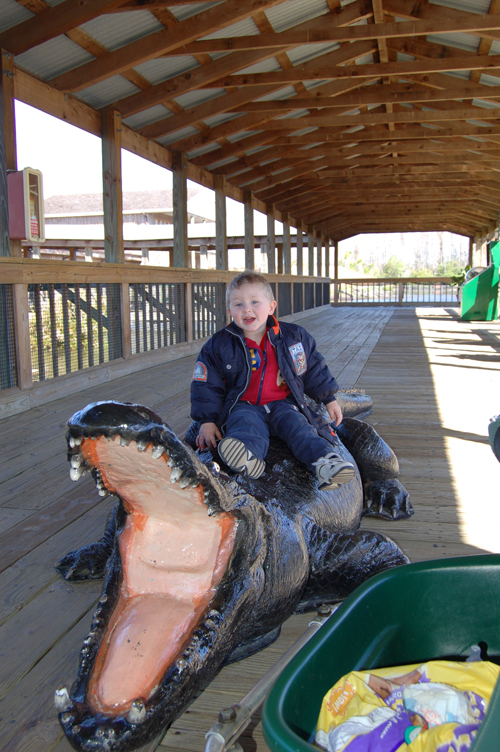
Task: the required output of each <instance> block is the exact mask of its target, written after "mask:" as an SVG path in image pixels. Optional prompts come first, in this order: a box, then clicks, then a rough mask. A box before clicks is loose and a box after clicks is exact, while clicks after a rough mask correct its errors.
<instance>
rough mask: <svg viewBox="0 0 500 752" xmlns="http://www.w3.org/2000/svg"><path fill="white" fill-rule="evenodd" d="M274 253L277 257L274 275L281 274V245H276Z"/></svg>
mask: <svg viewBox="0 0 500 752" xmlns="http://www.w3.org/2000/svg"><path fill="white" fill-rule="evenodd" d="M276 251H277V254H276V255H277V257H278V264H277V266H276V274H283V243H276Z"/></svg>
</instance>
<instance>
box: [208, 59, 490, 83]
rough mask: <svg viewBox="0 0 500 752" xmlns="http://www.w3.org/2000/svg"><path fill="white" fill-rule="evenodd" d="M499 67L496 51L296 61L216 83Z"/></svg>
mask: <svg viewBox="0 0 500 752" xmlns="http://www.w3.org/2000/svg"><path fill="white" fill-rule="evenodd" d="M498 68H500V55H478V56H477V57H475V56H473V57H464V56H463V55H457V57H449V58H446V59H443V60H411V61H407V60H400V61H397V62H390V63H366V64H363V65H343V66H339V67H338V68H334V69H333V68H323V67H317V68H316V70H314V71H311V70H309V71H306V70H303V68H302V66H301V65H296V66H293V67H292V68H290V69H289V70H286V71H278V72H272V73H247V74H239V75H233V76H230V77H228V78H221V79H220V80H219V81H217V82H216V85H217V86H224V87H226V86H267V85H269V84H278V83H279V84H282V85H286V84H293V83H297V82H298V81H302V80H306V81H307V80H325V81H328V80H337V79H345V78H352V77H353V76H354V77H356V78H358V79H362V78H365V77H369V78H371V77H372V76H376V77H377V78H381V77H382V76H415V75H419V74H427V73H438V72H443V71H444V72H451V71H469V70H479V69H481V70H484V71H488V72H489V73H493V72H494V71H496V70H497V69H498Z"/></svg>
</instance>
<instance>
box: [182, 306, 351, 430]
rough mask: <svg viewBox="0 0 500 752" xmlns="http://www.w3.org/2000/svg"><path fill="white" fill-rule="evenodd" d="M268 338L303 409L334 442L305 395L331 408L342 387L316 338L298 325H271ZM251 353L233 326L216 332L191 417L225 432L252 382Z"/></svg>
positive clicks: (197, 377) (195, 383)
mask: <svg viewBox="0 0 500 752" xmlns="http://www.w3.org/2000/svg"><path fill="white" fill-rule="evenodd" d="M267 325H268V326H269V327H270V328H269V329H268V333H267V336H268V338H269V341H270V343H271V345H272V346H273V347H274V349H275V352H276V358H277V361H278V366H279V369H280V371H281V374H282V376H283V378H284V379H285V381H286V383H287V385H288V388H289V389H290V392H291V393H292V395H293V397H294V399H295V401H296V403H297V405H298V407H299V410H300V411H301V412H302V413H303V414H304V415H305V416H306V418H307V419H308V421H309V422H310V423H311V424H312V425H313V426H314V427H315V428H316V430H317V431H318V433H319V434H321V435H322V436H324V437H325V438H327V439H328V440H329V441H332V443H334V442H335V441H336V439H335V435H334V434H333V433H332V430H331V427H330V425H329V424H328V423H327V422H326V421H324V420H323V419H322V418H320V417H319V416H318V415H316V414H315V413H313V412H312V411H311V410H310V409H309V407H308V406H307V404H306V402H305V400H304V392H305V393H306V394H307V395H308V396H309V397H312V398H313V399H314V400H317V401H319V402H322V403H323V404H325V405H326V404H327V403H328V402H331V401H332V400H334V399H335V392H336V391H338V389H339V385H338V384H337V382H336V381H335V379H334V378H333V376H332V374H331V373H330V371H329V369H328V366H327V364H326V362H325V359H324V358H323V356H322V355H321V354H320V353H319V352H318V351H317V350H316V342H315V341H314V339H313V337H311V335H310V334H309V332H307V331H306V330H305V329H303V328H302V327H301V326H297V325H296V324H289V323H285V322H283V321H280V322H278V321H277V320H276V319H275V317H274V316H269V318H268V320H267ZM250 374H251V366H250V351H249V348H248V346H247V344H246V342H245V335H244V333H243V330H242V329H240V328H239V327H238V326H236V324H235V323H234V322H233V323H231V324H229V325H228V326H226V327H225V328H224V329H221V330H220V331H218V332H216V333H215V334H214V335H213V337H211V338H210V339H209V340H208V342H206V343H205V345H204V346H203V348H202V350H201V353H200V355H199V357H198V361H197V363H196V366H195V370H194V374H193V380H192V382H191V417H192V418H193V420H198V421H200V423H215V424H216V425H217V426H218V427H219V429H220V431H221V432H222V433H224V428H225V424H226V422H227V418H228V415H229V413H230V412H231V410H232V409H233V407H234V405H235V404H236V403H237V402H238V400H239V398H240V397H241V395H242V394H243V393H244V391H245V390H246V388H247V386H248V384H249V382H250Z"/></svg>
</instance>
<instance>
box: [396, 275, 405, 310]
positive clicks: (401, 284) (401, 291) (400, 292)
mask: <svg viewBox="0 0 500 752" xmlns="http://www.w3.org/2000/svg"><path fill="white" fill-rule="evenodd" d="M404 293H405V288H404V282H402V281H399V282H398V303H399V305H402V303H403V298H404Z"/></svg>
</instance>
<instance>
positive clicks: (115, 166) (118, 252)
mask: <svg viewBox="0 0 500 752" xmlns="http://www.w3.org/2000/svg"><path fill="white" fill-rule="evenodd" d="M101 119H102V125H101V129H102V131H101V138H102V182H103V197H102V202H103V211H104V260H105V261H108V262H113V263H115V264H123V261H124V250H123V198H122V166H121V165H122V163H121V115H120V113H119V112H117V111H116V110H104V111H103V113H102V116H101Z"/></svg>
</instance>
